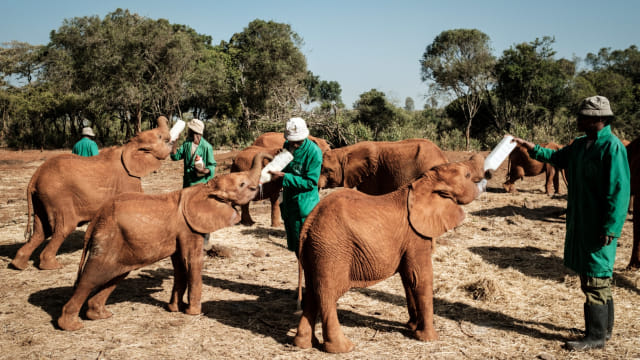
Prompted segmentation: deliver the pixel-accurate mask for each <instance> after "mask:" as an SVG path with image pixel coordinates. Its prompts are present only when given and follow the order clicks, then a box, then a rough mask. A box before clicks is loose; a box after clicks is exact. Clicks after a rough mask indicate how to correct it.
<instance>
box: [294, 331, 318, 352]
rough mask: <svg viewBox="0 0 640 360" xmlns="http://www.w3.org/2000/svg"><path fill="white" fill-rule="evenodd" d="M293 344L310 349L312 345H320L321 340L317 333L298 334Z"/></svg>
mask: <svg viewBox="0 0 640 360" xmlns="http://www.w3.org/2000/svg"><path fill="white" fill-rule="evenodd" d="M293 345H295V346H297V347H299V348H300V349H309V348H311V347H315V346H319V345H320V340H318V338H317V337H316V335H315V334H312V335H306V334H304V335H300V334H297V335H296V337H295V338H293Z"/></svg>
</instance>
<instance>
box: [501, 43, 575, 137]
mask: <svg viewBox="0 0 640 360" xmlns="http://www.w3.org/2000/svg"><path fill="white" fill-rule="evenodd" d="M554 41H555V40H554V39H553V38H551V37H544V38H543V39H542V40H540V39H536V40H535V41H532V42H529V43H521V44H517V45H515V46H512V47H510V48H509V49H507V50H505V51H504V52H503V55H502V57H501V58H500V59H498V61H497V62H496V65H495V78H496V87H495V94H496V96H497V99H496V102H497V105H496V106H495V108H496V118H497V119H498V126H497V127H498V129H503V128H505V129H506V130H508V129H509V126H510V125H511V124H513V123H514V122H515V121H518V122H521V123H523V124H524V125H526V126H527V127H529V128H531V127H533V126H534V125H537V124H538V123H540V122H542V121H546V122H549V121H551V119H552V118H553V115H554V114H555V113H556V112H557V110H558V109H559V108H561V107H564V106H567V104H568V102H569V96H568V95H569V91H568V89H569V85H570V81H571V79H572V77H573V75H574V72H575V63H573V62H571V61H568V60H565V59H560V60H555V59H554V55H555V51H553V49H552V47H551V45H552V44H553V43H554Z"/></svg>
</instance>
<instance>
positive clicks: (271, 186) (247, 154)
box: [231, 132, 331, 227]
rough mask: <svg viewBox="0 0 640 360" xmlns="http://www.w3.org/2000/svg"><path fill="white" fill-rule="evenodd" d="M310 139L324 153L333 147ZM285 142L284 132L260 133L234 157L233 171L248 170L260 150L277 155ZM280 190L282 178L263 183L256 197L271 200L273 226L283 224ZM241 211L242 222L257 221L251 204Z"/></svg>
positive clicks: (245, 223)
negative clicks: (250, 209) (252, 214)
mask: <svg viewBox="0 0 640 360" xmlns="http://www.w3.org/2000/svg"><path fill="white" fill-rule="evenodd" d="M309 140H311V141H313V142H314V143H316V145H318V147H319V148H320V150H322V152H323V153H325V152H326V151H328V150H330V149H331V148H330V147H329V144H328V143H327V142H326V141H325V140H324V139H321V138H317V137H315V136H309ZM284 142H285V139H284V135H283V134H282V133H278V132H268V133H265V134H262V135H260V136H259V137H258V138H257V139H256V140H255V141H254V142H253V144H252V145H251V146H249V147H247V148H244V149H243V150H242V151H240V152H239V153H238V155H236V157H235V158H234V159H233V164H232V165H231V172H237V171H245V170H247V169H248V168H249V167H250V166H251V159H253V157H254V156H255V155H256V154H257V153H259V152H267V153H269V154H271V155H273V156H275V155H276V154H277V153H278V151H279V150H280V149H282V146H283V145H284ZM280 190H282V179H279V180H276V181H271V182H268V183H266V184H263V185H262V189H261V190H260V192H259V193H258V195H257V196H256V198H255V199H254V200H256V201H258V200H264V199H269V201H270V202H271V226H273V227H279V226H281V225H282V220H281V217H280V206H279V203H280V202H279V201H278V197H279V195H280ZM240 211H241V214H242V219H241V220H240V223H241V224H243V225H248V226H250V225H253V224H254V223H255V222H254V221H253V219H252V218H251V214H250V212H249V204H246V205H243V206H241V207H240Z"/></svg>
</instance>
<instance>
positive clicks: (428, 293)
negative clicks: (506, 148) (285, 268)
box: [294, 155, 484, 353]
mask: <svg viewBox="0 0 640 360" xmlns="http://www.w3.org/2000/svg"><path fill="white" fill-rule="evenodd" d="M483 167H484V157H483V156H482V155H474V156H473V157H472V158H471V159H470V160H467V161H463V162H457V163H447V164H442V165H439V166H436V167H434V168H432V169H431V170H428V171H427V172H425V173H424V174H423V175H422V176H421V177H419V178H418V179H416V180H414V181H413V182H411V183H409V184H407V185H405V186H402V187H401V188H400V189H398V190H396V191H393V192H391V193H388V194H385V195H377V196H372V195H367V194H363V193H361V192H359V191H355V190H353V189H343V190H338V191H335V192H333V193H331V194H330V195H328V196H326V197H325V198H324V199H322V200H321V201H320V203H318V205H317V206H316V207H315V209H314V210H313V211H312V212H311V214H309V217H307V220H306V221H305V223H304V226H303V228H302V232H301V235H300V253H299V259H300V261H301V263H302V267H303V268H304V273H305V284H306V293H305V296H304V309H303V314H302V317H301V319H300V323H299V325H298V330H297V334H296V337H295V339H294V344H295V345H296V346H298V347H301V348H309V347H311V346H312V345H314V344H318V339H317V338H316V337H315V335H314V331H315V330H314V328H315V323H316V317H317V315H318V312H319V313H320V314H319V315H320V319H321V321H322V337H323V339H324V349H325V350H326V351H328V352H332V353H338V352H348V351H351V350H352V349H353V347H354V346H353V344H352V343H351V341H350V340H349V339H347V338H346V337H345V336H344V334H343V332H342V330H341V329H340V323H339V321H338V315H337V312H336V301H337V300H338V299H339V298H340V297H341V296H342V295H343V294H344V293H345V292H347V291H348V290H349V289H350V288H352V287H366V286H370V285H373V284H375V283H377V282H380V281H382V280H384V279H386V278H388V277H390V276H392V275H393V274H395V273H396V272H399V273H400V276H401V278H402V283H403V285H404V288H405V294H406V297H407V305H408V309H409V322H408V324H407V325H408V326H409V327H410V328H411V330H412V331H413V333H414V335H415V337H416V338H417V339H419V340H423V341H426V340H435V339H437V338H438V335H437V333H436V331H435V329H434V327H433V269H432V263H431V253H432V250H433V245H434V240H435V238H436V237H438V236H440V235H441V234H443V233H444V232H446V231H448V230H450V229H452V228H454V227H456V226H457V225H459V224H460V223H461V222H462V220H463V219H464V217H465V214H464V211H463V209H462V208H461V207H460V204H467V203H470V202H471V201H473V200H474V199H475V198H476V197H477V196H478V195H479V194H480V192H481V191H482V190H481V189H480V187H479V186H478V182H480V181H482V179H483V175H484V174H483Z"/></svg>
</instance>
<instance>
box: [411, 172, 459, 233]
mask: <svg viewBox="0 0 640 360" xmlns="http://www.w3.org/2000/svg"><path fill="white" fill-rule="evenodd" d="M407 209H408V212H409V223H410V224H411V227H412V228H413V229H414V230H415V231H416V232H417V233H418V234H420V235H422V236H424V237H427V238H432V239H434V238H437V237H438V236H440V235H442V234H444V233H445V232H447V231H448V230H451V229H453V228H454V227H456V226H458V225H460V224H461V223H462V221H463V220H464V210H462V208H461V207H460V206H458V204H456V202H455V200H454V199H452V198H450V197H447V196H446V195H445V194H444V193H442V192H439V191H437V190H435V189H434V187H433V186H432V185H431V184H430V180H429V179H427V178H420V179H419V180H417V181H415V182H413V183H412V184H410V185H409V194H408V199H407Z"/></svg>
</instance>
